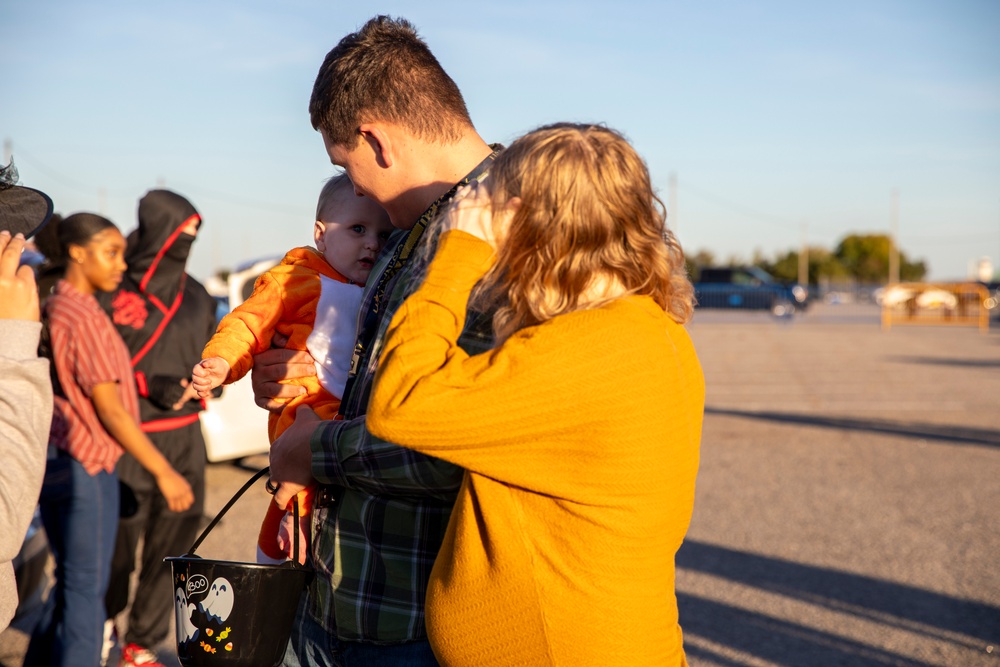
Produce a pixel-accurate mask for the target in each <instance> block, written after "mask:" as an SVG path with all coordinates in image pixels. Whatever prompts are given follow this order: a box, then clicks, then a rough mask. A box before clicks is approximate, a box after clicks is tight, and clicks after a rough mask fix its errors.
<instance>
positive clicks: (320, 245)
mask: <svg viewBox="0 0 1000 667" xmlns="http://www.w3.org/2000/svg"><path fill="white" fill-rule="evenodd" d="M325 231H326V225H325V224H323V221H322V220H317V221H316V224H315V225H313V241H315V243H316V249H317V250H319V251H320V252H323V250H324V246H325V245H326V243H324V242H323V232H325Z"/></svg>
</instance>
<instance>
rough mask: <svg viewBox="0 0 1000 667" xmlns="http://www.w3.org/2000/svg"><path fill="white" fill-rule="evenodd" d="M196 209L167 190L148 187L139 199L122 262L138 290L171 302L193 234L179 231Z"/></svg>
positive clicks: (182, 272)
mask: <svg viewBox="0 0 1000 667" xmlns="http://www.w3.org/2000/svg"><path fill="white" fill-rule="evenodd" d="M191 218H195V219H197V220H198V223H199V226H200V224H201V216H200V215H198V211H196V210H195V208H194V206H192V205H191V202H189V201H188V200H187V199H185V198H184V197H182V196H180V195H179V194H177V193H175V192H171V191H169V190H150V191H149V192H147V193H146V195H145V196H144V197H143V198H142V199H140V200H139V227H138V228H137V229H136V230H135V231H134V232H132V233H131V234H129V237H128V250H126V252H125V262H126V263H127V264H128V275H129V277H130V278H131V279H132V280H133V281H135V283H136V285H138V286H139V289H140V291H141V292H143V293H144V294H146V295H147V296H151V297H154V298H156V299H158V300H159V301H160V302H161V303H163V304H165V305H167V306H168V307H169V305H170V304H171V302H172V301H173V300H174V298H175V297H176V296H177V294H178V292H179V291H180V290H181V286H182V285H183V280H184V269H185V266H186V265H187V259H188V255H189V254H190V252H191V244H192V242H193V241H194V237H193V236H191V235H189V234H182V233H181V229H182V228H184V227H185V226H186V225H187V224H188V222H189V221H190V220H191Z"/></svg>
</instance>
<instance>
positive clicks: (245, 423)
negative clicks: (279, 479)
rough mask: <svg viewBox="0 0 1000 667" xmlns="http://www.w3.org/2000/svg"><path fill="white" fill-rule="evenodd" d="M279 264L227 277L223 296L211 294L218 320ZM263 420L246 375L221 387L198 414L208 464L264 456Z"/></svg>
mask: <svg viewBox="0 0 1000 667" xmlns="http://www.w3.org/2000/svg"><path fill="white" fill-rule="evenodd" d="M280 261H281V258H280V257H268V258H266V259H260V260H256V261H253V262H249V263H246V264H243V265H241V266H240V267H237V270H236V271H233V272H232V273H230V274H229V277H228V278H227V280H226V284H225V293H216V294H215V300H216V303H217V304H218V306H217V310H216V314H217V316H218V319H220V320H221V319H222V318H223V317H224V316H225V315H226V314H228V313H229V311H230V310H231V309H233V308H235V307H236V306H238V305H240V304H241V303H243V302H244V301H245V300H246V299H247V298H249V296H250V295H251V294H252V293H253V285H254V282H256V280H257V278H258V277H259V276H260V274H262V273H264V272H265V271H267V270H268V269H270V268H272V267H273V266H275V265H277V264H278V263H279V262H280ZM267 416H268V413H267V411H265V410H262V409H261V408H259V407H257V404H256V403H255V402H254V397H253V387H252V386H251V384H250V375H249V374H248V375H247V376H246V377H244V378H243V379H241V380H239V381H237V382H234V383H233V384H227V385H225V386H224V387H223V388H222V395H221V396H219V397H218V398H211V399H209V400H208V403H207V406H206V409H205V411H204V412H202V413H201V430H202V432H203V433H204V435H205V452H206V454H207V456H208V460H209V461H212V462H216V461H228V460H232V459H238V458H242V457H244V456H253V455H255V454H264V453H265V452H267V451H268V450H269V449H270V442H269V441H268V438H267Z"/></svg>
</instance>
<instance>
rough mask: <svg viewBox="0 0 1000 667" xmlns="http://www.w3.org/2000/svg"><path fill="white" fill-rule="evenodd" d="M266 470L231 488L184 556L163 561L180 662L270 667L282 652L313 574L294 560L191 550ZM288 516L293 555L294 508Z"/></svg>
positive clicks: (197, 666)
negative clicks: (274, 561) (230, 557)
mask: <svg viewBox="0 0 1000 667" xmlns="http://www.w3.org/2000/svg"><path fill="white" fill-rule="evenodd" d="M269 470H270V468H264V469H263V470H261V471H260V472H258V473H256V474H254V476H253V477H251V478H250V480H249V481H247V483H246V484H244V485H243V488H241V489H240V490H239V491H237V492H236V495H235V496H233V498H232V499H231V500H230V501H229V502H228V503H227V504H226V506H225V507H223V508H222V511H221V512H219V514H218V515H217V516H216V517H215V518H214V519H213V520H212V522H211V523H209V524H208V526H207V527H206V528H205V530H204V532H202V534H201V535H200V536H199V537H198V539H197V540H195V542H194V544H193V545H191V549H190V551H188V553H187V554H185V555H183V556H177V557H171V558H166V559H164V560H165V561H166V562H168V563H170V568H171V570H172V572H173V577H174V612H175V614H176V620H177V657H178V658H179V659H180V661H181V664H182V665H184V667H225V666H228V665H239V666H240V667H277V665H279V664H280V663H281V660H282V658H283V657H284V655H285V647H286V646H287V645H288V638H289V636H290V635H291V632H292V622H293V621H294V620H295V611H296V609H297V608H298V604H299V598H300V597H301V596H302V591H303V590H305V587H306V584H307V583H308V582H309V578H310V577H311V575H312V571H311V570H309V569H308V568H305V567H303V566H302V565H299V563H298V561H296V560H291V561H288V562H286V563H282V564H280V565H258V564H257V563H238V562H233V561H224V560H208V559H205V558H202V557H201V556H197V555H195V549H197V548H198V545H200V544H201V543H202V540H204V539H205V537H206V536H207V535H208V533H209V532H211V530H212V529H213V528H215V526H216V524H218V523H219V520H220V519H222V516H223V515H224V514H225V513H226V512H227V511H229V508H230V507H232V506H233V504H234V503H235V502H236V501H237V500H239V498H240V496H242V495H243V494H244V492H246V490H247V489H249V488H250V486H252V485H253V483H254V482H256V481H257V480H258V479H260V478H261V477H263V476H264V475H266V474H267V473H268V471H269ZM293 514H294V515H295V530H294V531H293V535H294V538H293V540H294V546H293V548H294V550H293V551H292V553H294V554H297V553H298V552H299V530H298V521H299V516H298V514H299V513H298V507H297V506H296V508H295V511H294V512H293Z"/></svg>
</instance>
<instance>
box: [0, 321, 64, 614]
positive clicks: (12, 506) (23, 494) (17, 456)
mask: <svg viewBox="0 0 1000 667" xmlns="http://www.w3.org/2000/svg"><path fill="white" fill-rule="evenodd" d="M41 330H42V325H41V324H40V323H38V322H29V321H27V320H0V461H2V463H0V630H2V629H3V628H6V627H7V624H8V623H10V619H11V617H12V616H13V615H14V610H15V609H16V608H17V588H16V586H15V582H14V567H13V565H12V564H11V561H12V560H13V559H14V556H16V555H17V552H18V551H19V550H20V548H21V543H22V542H23V540H24V534H25V532H26V531H27V530H28V524H29V523H30V522H31V516H32V514H33V513H34V510H35V505H36V504H37V503H38V493H39V491H40V490H41V488H42V476H43V475H44V474H45V452H46V449H47V447H48V442H49V425H50V423H51V422H52V383H51V380H50V379H49V362H48V360H46V359H39V358H38V337H39V335H40V333H41Z"/></svg>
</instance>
